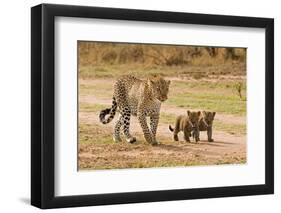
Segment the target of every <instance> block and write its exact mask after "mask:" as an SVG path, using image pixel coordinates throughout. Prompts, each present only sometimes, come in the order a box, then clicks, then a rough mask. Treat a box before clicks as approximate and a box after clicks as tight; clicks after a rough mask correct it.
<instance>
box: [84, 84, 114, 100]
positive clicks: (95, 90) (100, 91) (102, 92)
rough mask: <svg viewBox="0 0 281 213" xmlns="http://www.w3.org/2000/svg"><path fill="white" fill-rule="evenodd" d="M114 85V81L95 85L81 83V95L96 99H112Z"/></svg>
mask: <svg viewBox="0 0 281 213" xmlns="http://www.w3.org/2000/svg"><path fill="white" fill-rule="evenodd" d="M112 92H113V85H112V81H109V82H98V81H95V83H92V84H91V83H87V84H85V83H80V84H79V95H94V96H96V97H99V98H100V97H103V98H110V97H112Z"/></svg>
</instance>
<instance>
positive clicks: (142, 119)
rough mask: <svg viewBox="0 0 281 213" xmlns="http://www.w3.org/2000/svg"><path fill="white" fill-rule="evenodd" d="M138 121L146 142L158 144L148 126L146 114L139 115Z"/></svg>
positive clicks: (140, 113)
mask: <svg viewBox="0 0 281 213" xmlns="http://www.w3.org/2000/svg"><path fill="white" fill-rule="evenodd" d="M138 120H139V122H140V125H141V128H142V131H143V135H144V138H145V140H146V141H147V142H148V143H150V144H152V145H154V144H157V142H156V141H155V139H154V137H153V136H152V133H151V131H150V129H149V128H148V125H147V122H146V116H145V113H144V112H139V113H138Z"/></svg>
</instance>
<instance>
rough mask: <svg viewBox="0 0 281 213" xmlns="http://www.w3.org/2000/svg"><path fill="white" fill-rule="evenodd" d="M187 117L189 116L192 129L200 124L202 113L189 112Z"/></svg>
mask: <svg viewBox="0 0 281 213" xmlns="http://www.w3.org/2000/svg"><path fill="white" fill-rule="evenodd" d="M187 115H188V118H189V121H190V122H191V124H192V127H197V126H198V123H199V119H200V115H201V112H200V111H198V112H190V111H189V110H187Z"/></svg>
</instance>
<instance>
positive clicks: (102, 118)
mask: <svg viewBox="0 0 281 213" xmlns="http://www.w3.org/2000/svg"><path fill="white" fill-rule="evenodd" d="M116 110H117V102H116V99H115V97H113V98H112V106H111V108H106V109H103V110H102V111H101V112H100V116H99V117H100V122H101V123H103V124H108V123H109V122H110V121H112V120H113V118H114V116H115V114H116ZM108 114H109V117H108V118H105V116H106V115H108Z"/></svg>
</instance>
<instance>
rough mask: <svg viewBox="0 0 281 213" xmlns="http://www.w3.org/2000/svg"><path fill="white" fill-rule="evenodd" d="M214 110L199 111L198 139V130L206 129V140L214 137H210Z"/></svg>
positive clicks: (210, 140)
mask: <svg viewBox="0 0 281 213" xmlns="http://www.w3.org/2000/svg"><path fill="white" fill-rule="evenodd" d="M215 115H216V112H206V111H203V112H202V113H201V116H200V119H199V132H198V140H200V137H199V136H200V131H207V136H208V141H209V142H213V141H214V139H213V138H212V134H213V121H214V118H215ZM195 134H196V133H195V132H192V136H193V137H196V135H195Z"/></svg>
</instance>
